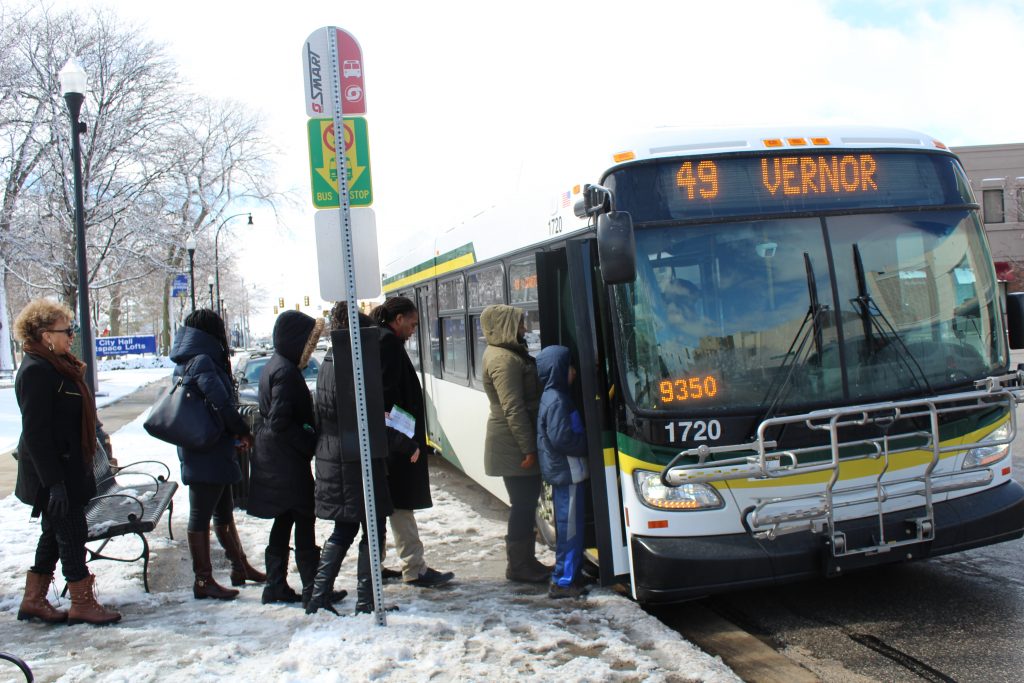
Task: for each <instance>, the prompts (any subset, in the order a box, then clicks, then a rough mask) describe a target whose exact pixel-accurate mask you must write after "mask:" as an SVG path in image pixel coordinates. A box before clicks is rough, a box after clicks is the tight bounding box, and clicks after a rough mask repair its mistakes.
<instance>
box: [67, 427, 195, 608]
mask: <svg viewBox="0 0 1024 683" xmlns="http://www.w3.org/2000/svg"><path fill="white" fill-rule="evenodd" d="M140 465H158V466H159V467H160V468H162V469H163V471H164V473H163V474H158V475H156V476H154V475H152V474H149V473H148V472H145V471H143V470H138V471H136V470H135V469H134V468H136V467H138V466H140ZM129 470H131V471H129ZM93 472H94V474H95V475H96V497H95V498H93V499H92V500H90V501H89V504H88V505H86V507H85V520H86V523H87V524H88V525H89V538H88V541H89V542H93V541H102V542H101V543H100V546H99V547H98V548H97V549H95V550H93V549H91V548H89V547H88V546H86V551H87V552H88V555H89V556H88V560H87V561H88V562H92V561H93V560H114V561H116V562H137V561H138V560H142V585H143V586H144V587H145V589H146V592H147V593H148V592H149V542H148V541H146V534H147V533H149V532H150V531H152V530H153V529H155V528H156V525H157V524H158V523H159V522H160V517H162V516H163V514H164V510H167V535H168V536H170V537H171V539H174V534H173V532H172V531H171V516H172V515H173V514H174V500H173V499H174V492H175V491H176V490H177V489H178V484H177V482H173V481H169V480H168V478H169V477H170V474H171V472H170V470H169V469H168V468H167V465H165V464H163V463H162V462H159V461H157V460H141V461H139V462H134V463H131V464H129V465H125V466H123V467H116V468H113V467H111V465H110V458H109V457H108V455H107V451H106V449H105V448H103V445H102V444H98V445H97V448H96V457H95V460H94V461H93ZM129 477H130V478H131V480H130V481H129V479H128V478H129ZM129 534H134V535H136V536H138V537H139V540H140V541H142V551H141V552H140V553H139V554H138V555H137V556H135V557H131V558H123V557H113V556H110V555H104V554H103V550H104V549H105V548H106V547H107V544H108V543H110V541H111V540H112V539H114V538H117V537H119V536H127V535H129ZM64 590H65V592H66V591H67V587H65V589H64Z"/></svg>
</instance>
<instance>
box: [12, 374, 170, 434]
mask: <svg viewBox="0 0 1024 683" xmlns="http://www.w3.org/2000/svg"><path fill="white" fill-rule="evenodd" d="M173 369H174V363H172V362H171V361H170V360H168V359H167V358H165V357H157V356H131V357H127V358H124V359H116V360H106V359H104V360H101V361H99V363H98V364H97V375H98V376H99V388H98V391H97V396H96V407H98V408H102V407H103V406H105V405H109V404H111V403H113V402H114V401H116V400H118V399H120V398H124V397H125V396H127V395H128V394H130V393H132V392H133V391H135V390H136V389H138V388H139V387H141V386H145V385H146V384H149V383H150V382H155V381H157V380H158V379H162V378H164V377H167V376H168V375H170V374H171V370H173ZM20 435H21V411H20V410H18V400H17V398H15V396H14V385H13V383H12V384H10V385H8V386H4V387H0V453H6V452H7V451H11V450H14V449H15V448H17V446H18V437H19V436H20Z"/></svg>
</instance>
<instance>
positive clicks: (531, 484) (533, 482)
mask: <svg viewBox="0 0 1024 683" xmlns="http://www.w3.org/2000/svg"><path fill="white" fill-rule="evenodd" d="M480 324H481V326H482V328H483V333H484V337H485V338H486V339H487V349H486V350H485V351H484V358H483V362H484V371H483V379H484V391H485V392H486V393H487V399H488V400H489V401H490V404H491V412H490V415H489V416H488V418H487V438H486V440H485V442H484V471H485V472H486V473H487V474H488V475H489V476H492V477H501V478H502V480H503V481H504V483H505V490H506V491H508V497H509V500H510V501H511V503H512V509H511V510H510V511H509V517H508V535H507V536H505V550H506V554H507V556H508V566H507V568H506V569H505V576H506V578H508V579H509V580H510V581H526V582H531V583H546V582H547V581H548V579H549V578H550V576H551V567H546V566H544V565H543V564H541V563H540V562H539V561H538V560H537V558H536V556H535V554H534V549H535V546H534V538H535V532H534V515H535V513H536V510H537V502H538V501H539V499H540V492H541V478H540V469H539V468H538V465H537V407H538V405H539V403H540V393H541V386H540V381H539V380H538V379H537V364H536V362H535V361H534V360H533V357H532V356H530V354H529V353H527V351H526V344H525V341H524V339H523V335H524V334H525V333H526V324H525V322H524V320H523V310H522V309H520V308H515V307H512V306H506V305H504V304H498V305H495V306H488V307H487V308H485V309H484V311H483V313H481V314H480Z"/></svg>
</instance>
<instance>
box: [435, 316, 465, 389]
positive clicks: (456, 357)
mask: <svg viewBox="0 0 1024 683" xmlns="http://www.w3.org/2000/svg"><path fill="white" fill-rule="evenodd" d="M441 329H442V331H443V334H444V374H445V376H449V375H452V376H455V377H463V378H464V377H466V374H467V370H468V367H469V363H468V362H467V358H466V320H465V318H463V317H462V316H453V317H445V318H442V319H441Z"/></svg>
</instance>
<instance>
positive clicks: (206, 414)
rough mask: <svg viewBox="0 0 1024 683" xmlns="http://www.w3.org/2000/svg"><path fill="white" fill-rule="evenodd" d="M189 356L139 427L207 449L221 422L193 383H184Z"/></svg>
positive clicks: (172, 440)
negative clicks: (179, 374)
mask: <svg viewBox="0 0 1024 683" xmlns="http://www.w3.org/2000/svg"><path fill="white" fill-rule="evenodd" d="M194 361H195V359H194V358H193V359H192V361H190V362H189V364H188V365H187V366H185V371H184V372H183V373H182V375H181V377H179V378H178V381H177V382H175V383H174V386H172V387H171V388H170V390H169V391H168V392H167V393H166V394H164V395H163V396H162V397H161V398H160V400H159V401H157V402H156V405H154V406H153V410H152V412H150V414H149V417H148V418H146V421H145V422H143V423H142V426H143V428H144V429H145V430H146V431H147V432H148V433H149V435H150V436H152V437H155V438H157V439H160V440H161V441H166V442H167V443H172V444H174V445H175V446H180V447H181V448H187V449H188V450H192V451H205V450H209V449H210V448H212V447H213V446H214V444H216V443H217V441H218V440H219V439H220V437H221V435H222V434H223V433H224V421H223V420H222V419H221V417H220V413H219V412H218V410H217V408H216V407H215V406H214V405H213V404H211V403H210V402H209V400H207V398H206V396H205V395H204V394H203V392H202V391H200V390H199V387H198V386H196V385H195V384H194V383H193V382H185V378H186V377H188V376H189V369H190V368H191V366H192V363H193V362H194Z"/></svg>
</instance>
